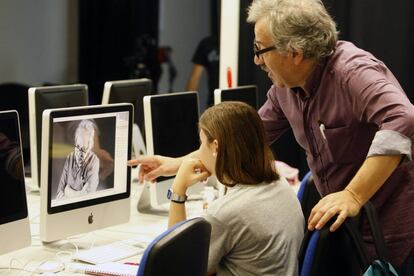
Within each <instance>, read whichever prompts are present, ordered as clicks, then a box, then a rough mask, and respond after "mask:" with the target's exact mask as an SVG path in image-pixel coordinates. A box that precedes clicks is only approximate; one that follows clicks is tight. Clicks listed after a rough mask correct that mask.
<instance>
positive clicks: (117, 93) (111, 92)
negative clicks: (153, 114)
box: [102, 78, 152, 155]
mask: <svg viewBox="0 0 414 276" xmlns="http://www.w3.org/2000/svg"><path fill="white" fill-rule="evenodd" d="M151 92H152V81H151V80H150V79H145V78H143V79H131V80H119V81H107V82H105V86H104V92H103V96H102V104H110V103H131V104H132V105H134V123H135V124H136V125H137V126H138V129H139V132H140V133H133V137H132V138H133V141H132V142H133V144H132V146H133V151H134V154H135V155H139V154H146V148H145V143H144V139H143V137H145V127H144V108H143V102H142V101H143V98H144V96H148V95H151Z"/></svg>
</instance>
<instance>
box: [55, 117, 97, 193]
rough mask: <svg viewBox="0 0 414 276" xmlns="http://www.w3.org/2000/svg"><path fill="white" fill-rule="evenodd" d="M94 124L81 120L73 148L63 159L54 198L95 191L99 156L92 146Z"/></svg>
mask: <svg viewBox="0 0 414 276" xmlns="http://www.w3.org/2000/svg"><path fill="white" fill-rule="evenodd" d="M94 136H95V124H94V123H92V122H91V121H89V120H82V121H81V122H80V123H79V125H78V126H77V128H76V131H75V134H74V141H75V149H74V151H73V152H71V153H70V154H69V155H68V156H67V157H66V161H65V165H64V167H63V171H62V175H61V177H60V181H59V186H58V189H57V192H56V198H57V199H59V198H63V197H73V196H78V195H83V194H87V193H90V192H94V191H96V189H97V188H98V185H99V158H98V157H97V156H96V154H95V153H94V152H93V151H92V149H93V147H94Z"/></svg>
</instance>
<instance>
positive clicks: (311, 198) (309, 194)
mask: <svg viewBox="0 0 414 276" xmlns="http://www.w3.org/2000/svg"><path fill="white" fill-rule="evenodd" d="M297 196H298V199H299V202H300V205H301V207H302V212H303V216H304V218H305V221H308V218H309V215H310V212H311V210H312V208H313V206H315V204H316V203H317V202H318V201H319V200H320V199H321V196H320V195H319V193H318V190H316V187H315V184H314V182H313V178H312V172H311V171H309V172H308V173H307V174H306V175H305V176H304V177H303V179H302V181H301V182H300V187H299V191H298V194H297Z"/></svg>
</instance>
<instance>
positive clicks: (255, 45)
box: [253, 41, 276, 58]
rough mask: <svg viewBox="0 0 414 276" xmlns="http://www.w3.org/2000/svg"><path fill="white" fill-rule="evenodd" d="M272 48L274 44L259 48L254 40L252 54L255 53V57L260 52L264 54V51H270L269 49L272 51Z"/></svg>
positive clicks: (273, 48)
mask: <svg viewBox="0 0 414 276" xmlns="http://www.w3.org/2000/svg"><path fill="white" fill-rule="evenodd" d="M273 50H276V47H275V46H270V47H267V48H264V49H260V48H259V46H258V45H257V43H256V41H254V42H253V52H254V54H255V55H256V57H257V58H260V55H261V54H264V53H267V52H270V51H273Z"/></svg>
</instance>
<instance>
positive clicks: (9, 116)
mask: <svg viewBox="0 0 414 276" xmlns="http://www.w3.org/2000/svg"><path fill="white" fill-rule="evenodd" d="M3 120H13V121H14V126H15V129H16V133H15V134H16V136H17V141H16V142H18V143H19V149H20V155H21V157H22V158H21V161H20V162H22V164H21V166H22V170H23V164H24V163H23V151H22V142H21V132H20V121H19V116H18V113H17V111H14V110H13V111H0V122H1V121H3ZM22 176H23V179H22V181H19V182H20V184H21V185H22V187H21V191H22V193H21V194H20V196H21V197H20V199H21V203H22V204H23V205H24V206H23V208H22V210H21V211H20V212H18V213H15V214H12V215H10V216H8V217H7V218H6V219H4V220H3V219H0V226H1V225H4V224H7V223H11V222H15V221H19V220H22V219H25V218H27V217H28V216H29V213H28V210H27V198H26V189H25V180H24V171H22Z"/></svg>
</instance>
